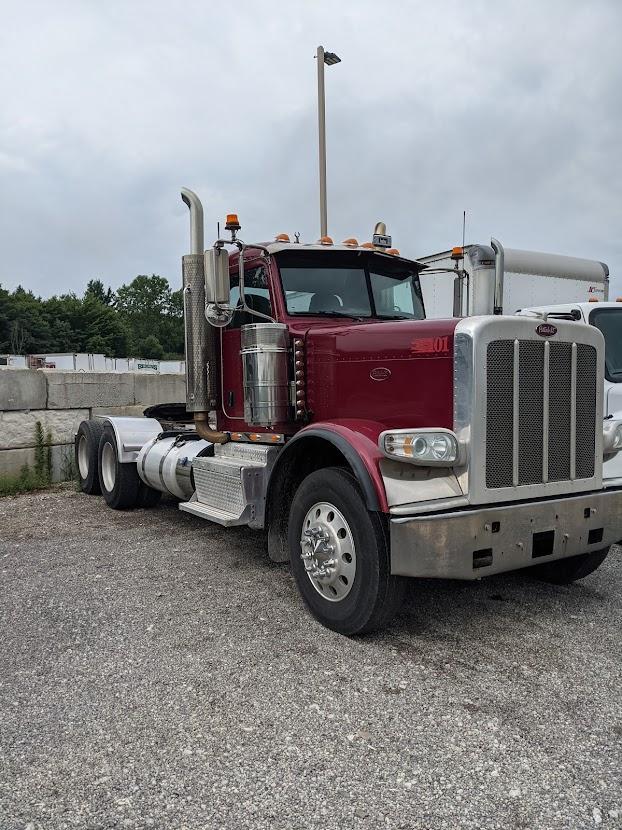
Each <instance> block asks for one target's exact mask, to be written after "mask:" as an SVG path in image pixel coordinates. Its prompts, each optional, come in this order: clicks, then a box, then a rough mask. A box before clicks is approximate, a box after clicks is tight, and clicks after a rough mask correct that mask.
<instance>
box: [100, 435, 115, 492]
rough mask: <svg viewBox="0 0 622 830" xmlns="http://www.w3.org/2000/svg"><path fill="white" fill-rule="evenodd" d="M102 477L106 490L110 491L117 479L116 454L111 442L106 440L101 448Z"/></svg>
mask: <svg viewBox="0 0 622 830" xmlns="http://www.w3.org/2000/svg"><path fill="white" fill-rule="evenodd" d="M102 479H103V481H104V487H105V488H106V490H107V491H108V492H109V493H112V491H113V490H114V483H115V481H116V479H117V454H116V452H115V450H114V447H113V446H112V444H110V443H109V442H108V441H106V443H105V444H104V448H103V449H102Z"/></svg>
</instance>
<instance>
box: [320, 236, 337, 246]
mask: <svg viewBox="0 0 622 830" xmlns="http://www.w3.org/2000/svg"><path fill="white" fill-rule="evenodd" d="M332 244H333V240H332V239H331V238H330V236H320V238H319V239H318V245H332Z"/></svg>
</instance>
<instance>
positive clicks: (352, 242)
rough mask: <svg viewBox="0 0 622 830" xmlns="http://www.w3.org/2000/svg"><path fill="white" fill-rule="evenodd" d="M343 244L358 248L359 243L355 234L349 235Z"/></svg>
mask: <svg viewBox="0 0 622 830" xmlns="http://www.w3.org/2000/svg"><path fill="white" fill-rule="evenodd" d="M341 244H342V245H347V246H348V248H358V246H359V243H358V240H356V239H355V238H354V237H353V236H349V237H348V238H347V239H344V240H343V242H342V243H341Z"/></svg>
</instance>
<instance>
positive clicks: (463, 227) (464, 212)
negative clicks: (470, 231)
mask: <svg viewBox="0 0 622 830" xmlns="http://www.w3.org/2000/svg"><path fill="white" fill-rule="evenodd" d="M465 231H466V210H463V211H462V251H463V253H464V240H465Z"/></svg>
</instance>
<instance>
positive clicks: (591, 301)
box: [588, 297, 598, 303]
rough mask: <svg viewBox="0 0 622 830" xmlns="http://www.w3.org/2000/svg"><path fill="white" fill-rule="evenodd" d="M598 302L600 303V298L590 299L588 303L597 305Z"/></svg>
mask: <svg viewBox="0 0 622 830" xmlns="http://www.w3.org/2000/svg"><path fill="white" fill-rule="evenodd" d="M597 302H598V297H590V299H589V300H588V303H597Z"/></svg>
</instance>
